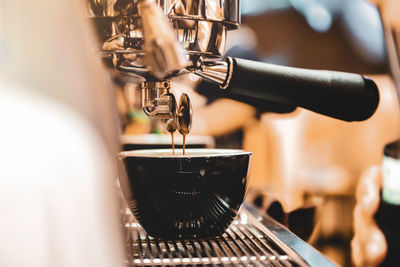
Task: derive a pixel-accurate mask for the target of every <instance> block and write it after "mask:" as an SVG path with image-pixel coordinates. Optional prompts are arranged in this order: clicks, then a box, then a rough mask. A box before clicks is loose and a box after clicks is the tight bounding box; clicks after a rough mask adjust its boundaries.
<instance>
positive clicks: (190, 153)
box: [118, 148, 252, 159]
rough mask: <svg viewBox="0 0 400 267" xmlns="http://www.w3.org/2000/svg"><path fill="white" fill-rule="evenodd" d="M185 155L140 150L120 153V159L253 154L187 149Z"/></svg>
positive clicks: (163, 150) (221, 150)
mask: <svg viewBox="0 0 400 267" xmlns="http://www.w3.org/2000/svg"><path fill="white" fill-rule="evenodd" d="M185 152H186V153H185V155H183V154H182V149H175V155H172V149H171V148H166V149H139V150H130V151H122V152H119V153H118V157H119V158H121V159H123V158H129V157H134V158H158V159H161V158H163V159H175V158H178V159H182V158H184V159H188V158H214V157H232V156H242V155H251V154H252V153H251V152H248V151H244V150H241V149H226V148H188V149H185Z"/></svg>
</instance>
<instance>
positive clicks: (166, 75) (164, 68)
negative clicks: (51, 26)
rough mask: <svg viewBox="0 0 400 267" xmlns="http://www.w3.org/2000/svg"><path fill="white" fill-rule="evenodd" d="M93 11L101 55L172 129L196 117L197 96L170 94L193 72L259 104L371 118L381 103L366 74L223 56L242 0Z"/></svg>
mask: <svg viewBox="0 0 400 267" xmlns="http://www.w3.org/2000/svg"><path fill="white" fill-rule="evenodd" d="M86 13H87V16H88V17H89V18H90V19H91V20H93V22H94V24H95V25H96V28H97V32H98V34H99V36H100V42H99V45H98V47H97V48H96V52H97V53H99V54H101V55H102V56H103V58H105V59H106V60H108V61H109V62H112V65H113V66H114V67H115V68H116V69H117V70H118V71H119V73H120V74H121V75H122V76H124V77H125V79H127V80H129V81H130V82H134V83H137V84H140V86H141V90H142V106H143V110H144V112H145V113H146V114H147V115H148V116H150V117H151V118H158V119H163V120H164V121H166V122H167V125H169V126H168V127H167V129H168V130H169V131H171V132H173V131H175V130H176V128H178V129H179V130H180V131H181V132H183V133H185V132H187V131H188V130H189V129H190V124H191V116H189V115H185V116H186V117H182V116H184V115H182V114H191V107H190V101H188V100H190V99H189V97H188V96H186V95H185V96H184V98H185V99H181V101H180V105H177V104H176V100H175V97H174V95H173V94H171V93H170V89H171V88H170V85H171V83H170V80H171V78H173V77H175V76H179V75H182V74H187V73H194V74H196V75H198V76H201V77H202V78H204V79H205V80H208V81H211V82H212V83H213V84H214V85H213V86H214V87H215V88H216V90H224V91H225V92H226V93H227V94H228V95H231V96H233V97H234V99H237V100H239V101H242V102H246V103H248V104H251V105H252V104H253V103H257V105H259V104H260V102H261V104H263V103H265V105H270V104H271V103H278V104H284V105H287V106H288V107H302V108H306V109H309V110H311V111H314V112H317V113H320V114H323V115H326V116H329V117H333V118H336V119H340V120H344V121H362V120H365V119H367V118H369V117H370V116H371V115H372V114H373V113H374V111H375V110H376V108H377V105H378V103H379V93H378V89H377V87H376V85H375V83H374V82H373V81H372V80H370V79H368V78H367V77H363V76H361V75H357V74H350V73H343V72H334V71H325V70H306V69H299V68H291V67H284V66H278V65H272V64H267V63H261V62H255V61H249V60H244V59H240V58H231V57H227V58H226V59H225V60H222V59H221V57H222V56H223V53H224V47H225V41H226V37H227V32H228V31H230V30H234V29H237V28H238V27H239V26H240V22H241V15H240V0H158V1H157V0H87V2H86ZM178 110H186V111H190V112H178ZM179 121H181V123H179ZM188 126H189V127H188Z"/></svg>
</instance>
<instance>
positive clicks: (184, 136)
mask: <svg viewBox="0 0 400 267" xmlns="http://www.w3.org/2000/svg"><path fill="white" fill-rule="evenodd" d="M182 137H183V142H182V147H183V155H185V154H186V153H185V147H186V134H182ZM171 143H172V144H171V146H172V155H175V139H174V133H171Z"/></svg>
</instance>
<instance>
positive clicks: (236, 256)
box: [123, 207, 334, 267]
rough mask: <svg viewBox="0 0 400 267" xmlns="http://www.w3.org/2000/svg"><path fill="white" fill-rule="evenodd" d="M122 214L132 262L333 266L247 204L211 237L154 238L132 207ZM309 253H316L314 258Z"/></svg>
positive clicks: (133, 264) (185, 264) (153, 263)
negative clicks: (220, 232)
mask: <svg viewBox="0 0 400 267" xmlns="http://www.w3.org/2000/svg"><path fill="white" fill-rule="evenodd" d="M123 217H124V220H123V223H124V226H125V227H124V229H125V242H126V243H125V244H126V248H127V254H126V262H127V264H128V265H130V266H319V267H320V266H321V267H322V266H334V265H333V264H332V263H331V262H329V261H328V260H327V259H326V258H324V257H323V256H322V255H321V254H319V253H318V252H317V251H315V250H314V249H313V248H312V247H310V246H309V245H308V244H306V243H305V242H304V241H301V240H299V239H298V238H297V239H296V237H295V236H294V235H293V234H292V233H290V232H289V231H288V230H286V229H285V228H283V226H281V225H279V224H277V223H276V222H275V221H273V220H272V219H270V218H269V217H259V216H254V215H253V214H252V213H250V212H249V209H247V208H245V207H243V208H242V209H241V211H240V213H239V216H238V217H237V219H236V220H235V221H234V222H233V223H232V225H231V226H230V227H229V228H228V230H227V231H226V232H225V233H224V234H223V235H222V236H219V237H215V238H212V239H197V240H175V241H169V240H160V239H154V238H152V237H149V236H148V235H147V234H146V232H145V231H144V230H143V228H142V227H141V226H140V225H139V224H138V223H137V222H136V221H135V220H134V218H133V216H132V215H131V213H130V211H129V209H126V210H125V213H124V216H123ZM263 219H264V220H268V225H269V226H270V227H272V229H273V231H275V232H276V231H277V229H280V231H281V232H284V233H285V234H286V237H285V238H286V241H290V240H289V239H293V242H296V246H297V250H299V248H300V247H301V249H302V251H303V252H304V255H302V254H301V251H300V253H299V254H298V253H296V252H295V250H293V249H292V248H291V247H290V246H288V245H287V244H285V243H283V242H282V241H281V240H280V239H279V238H278V237H277V236H276V235H275V233H274V232H272V231H271V230H270V229H269V228H267V227H266V226H265V225H264V224H263V223H265V221H263ZM271 224H272V226H271ZM310 255H311V256H313V257H314V258H312V259H311V260H310ZM302 256H303V257H304V258H303V257H302ZM305 259H308V260H309V261H306V260H305Z"/></svg>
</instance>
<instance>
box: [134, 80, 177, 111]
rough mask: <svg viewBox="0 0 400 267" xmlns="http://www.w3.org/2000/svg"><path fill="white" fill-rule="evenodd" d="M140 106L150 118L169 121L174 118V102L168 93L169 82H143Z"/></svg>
mask: <svg viewBox="0 0 400 267" xmlns="http://www.w3.org/2000/svg"><path fill="white" fill-rule="evenodd" d="M141 86H142V106H143V111H144V112H145V113H146V114H147V115H148V116H149V117H152V118H164V119H170V118H174V117H175V113H176V101H175V97H174V95H172V94H171V93H170V92H169V88H170V83H169V81H162V82H143V83H142V84H141Z"/></svg>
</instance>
